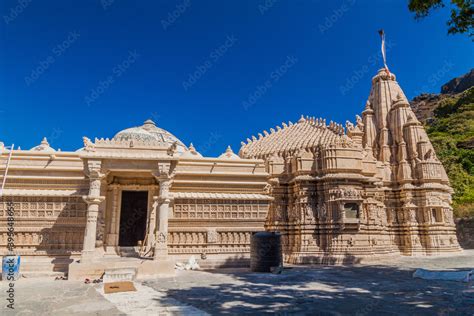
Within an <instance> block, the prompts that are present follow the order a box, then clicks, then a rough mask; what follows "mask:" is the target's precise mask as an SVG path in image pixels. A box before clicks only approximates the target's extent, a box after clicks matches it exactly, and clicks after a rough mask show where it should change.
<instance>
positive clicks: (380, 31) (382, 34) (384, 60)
mask: <svg viewBox="0 0 474 316" xmlns="http://www.w3.org/2000/svg"><path fill="white" fill-rule="evenodd" d="M379 35H380V39H381V40H382V46H381V51H382V58H383V65H384V67H385V71H386V72H387V74H388V75H389V76H390V70H388V66H387V52H386V49H385V32H384V30H383V29H382V30H379Z"/></svg>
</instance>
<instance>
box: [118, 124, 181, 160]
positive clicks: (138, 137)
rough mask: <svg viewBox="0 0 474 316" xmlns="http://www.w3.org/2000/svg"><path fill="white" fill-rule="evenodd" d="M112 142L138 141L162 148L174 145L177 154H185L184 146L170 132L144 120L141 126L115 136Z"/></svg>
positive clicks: (125, 130)
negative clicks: (159, 145) (160, 144)
mask: <svg viewBox="0 0 474 316" xmlns="http://www.w3.org/2000/svg"><path fill="white" fill-rule="evenodd" d="M113 139H114V140H118V141H132V140H134V141H139V142H147V141H150V142H158V143H162V144H163V145H164V146H171V145H173V144H174V143H176V151H177V152H180V153H182V152H185V151H186V150H187V148H186V146H185V145H184V144H183V143H182V142H181V141H180V140H179V139H178V138H177V137H176V136H174V135H173V134H171V133H170V132H168V131H166V130H164V129H162V128H159V127H158V126H156V124H155V122H153V121H152V120H146V121H145V122H144V123H143V125H142V126H137V127H131V128H127V129H124V130H123V131H120V132H118V133H117V134H115V136H114V138H113Z"/></svg>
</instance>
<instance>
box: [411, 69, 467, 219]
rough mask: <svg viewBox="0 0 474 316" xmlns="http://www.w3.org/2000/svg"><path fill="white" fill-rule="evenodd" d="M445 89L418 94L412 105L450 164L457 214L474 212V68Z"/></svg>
mask: <svg viewBox="0 0 474 316" xmlns="http://www.w3.org/2000/svg"><path fill="white" fill-rule="evenodd" d="M441 92H442V93H440V94H422V95H420V96H417V97H415V98H414V99H413V100H412V102H411V106H412V108H413V110H414V111H415V114H416V116H417V117H418V119H419V120H420V121H421V122H423V123H424V124H425V127H426V129H427V132H428V136H429V137H430V139H431V142H432V143H433V146H434V147H435V149H436V152H437V155H438V157H439V158H440V160H441V161H442V162H443V165H444V167H445V168H446V171H447V173H448V176H449V179H450V181H451V185H452V187H453V188H454V191H455V192H454V195H453V202H454V209H455V214H456V215H457V216H458V217H465V216H474V70H471V71H470V72H469V73H467V74H466V75H464V76H462V77H459V78H455V79H453V80H451V81H449V82H448V83H446V84H445V85H443V86H442V88H441Z"/></svg>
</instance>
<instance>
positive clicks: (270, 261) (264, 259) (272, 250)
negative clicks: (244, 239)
mask: <svg viewBox="0 0 474 316" xmlns="http://www.w3.org/2000/svg"><path fill="white" fill-rule="evenodd" d="M280 265H282V254H281V235H280V233H278V232H258V233H254V234H253V235H252V238H251V240H250V270H251V271H253V272H271V268H272V267H279V266H280Z"/></svg>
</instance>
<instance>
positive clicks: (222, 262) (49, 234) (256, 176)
mask: <svg viewBox="0 0 474 316" xmlns="http://www.w3.org/2000/svg"><path fill="white" fill-rule="evenodd" d="M361 110H363V111H362V113H361V116H356V121H355V122H354V123H351V122H349V121H347V122H346V123H345V126H343V125H341V124H337V123H334V122H332V121H331V122H327V121H326V120H325V119H319V118H314V117H303V116H302V117H301V118H300V119H299V120H298V121H297V122H295V123H292V122H289V123H282V126H276V127H275V128H270V129H268V130H265V131H263V132H262V133H261V134H258V137H255V136H252V137H251V138H247V141H246V142H242V147H241V148H240V151H239V153H238V155H237V154H235V153H234V152H233V151H232V150H231V148H230V147H229V148H227V150H226V151H225V152H224V153H223V154H222V155H220V156H219V157H217V158H214V157H203V156H202V155H201V154H199V152H198V151H196V149H195V148H194V147H193V146H192V145H190V146H189V147H187V146H185V145H184V144H183V143H182V142H181V141H180V140H179V139H178V138H176V137H175V136H174V135H172V134H171V133H169V132H168V131H165V130H163V129H161V128H159V127H157V126H156V124H155V123H154V122H153V121H151V120H147V121H146V122H145V123H144V124H143V125H142V126H138V127H132V128H127V129H124V130H122V131H120V132H118V133H117V134H116V135H115V136H114V137H113V138H111V139H108V138H107V139H103V138H100V139H98V138H96V139H95V140H94V141H92V140H90V139H88V138H86V137H84V147H83V148H81V149H79V150H77V151H75V152H65V151H60V150H55V149H53V148H51V147H50V146H49V144H48V142H47V140H46V139H43V141H42V142H41V144H40V145H38V146H36V147H34V148H32V149H30V150H13V152H11V151H10V150H9V149H7V148H5V147H4V145H3V144H1V148H0V149H1V159H0V174H2V175H3V174H4V173H5V168H6V165H7V160H8V157H9V155H10V153H11V154H12V155H11V160H10V163H9V170H8V174H7V177H6V184H5V187H4V190H3V192H2V194H3V195H2V197H1V200H0V222H1V224H0V255H6V254H7V240H8V237H7V228H6V227H7V225H6V224H7V212H6V209H7V207H8V205H9V204H10V205H13V207H14V214H15V216H14V220H15V226H14V229H15V238H14V243H15V247H16V249H15V252H16V253H17V254H19V255H21V256H22V258H23V259H22V260H23V269H24V271H39V270H46V271H63V272H67V271H69V274H70V277H73V278H74V277H77V278H81V277H84V276H93V275H100V274H101V273H102V272H103V271H104V270H105V269H107V268H108V267H129V266H133V267H135V268H137V271H138V273H139V274H140V273H141V274H142V275H159V274H161V273H167V272H170V271H172V269H173V266H174V262H175V261H181V262H182V261H186V260H187V259H188V258H189V257H191V256H195V257H196V258H197V259H198V261H199V263H200V265H201V266H202V267H209V268H211V267H222V266H236V265H242V264H246V263H248V258H249V253H250V249H249V246H250V237H251V234H252V233H253V232H256V231H262V230H268V231H279V232H280V233H281V234H282V242H283V255H284V260H285V262H287V263H330V264H332V263H351V262H359V261H360V260H368V259H376V258H377V257H380V256H387V255H392V256H397V255H407V256H412V255H436V254H446V253H452V252H458V251H461V249H460V247H459V244H458V241H457V238H456V231H455V225H454V222H453V212H452V208H451V206H450V203H451V193H452V189H451V188H450V186H449V182H448V178H447V175H446V172H445V170H444V168H443V166H442V164H441V163H440V161H439V160H438V158H437V157H436V153H435V152H434V149H433V147H432V145H431V143H430V141H429V139H428V137H427V134H426V132H425V130H424V128H423V126H422V125H421V123H420V122H419V121H418V120H417V119H416V117H415V115H414V113H413V112H412V110H411V108H410V105H409V102H408V100H407V98H406V96H405V95H404V93H403V91H402V90H401V88H400V87H399V85H398V83H397V81H396V78H395V75H393V74H391V73H390V72H388V71H387V70H386V69H382V70H380V71H379V72H378V73H377V74H376V75H375V77H373V79H372V88H371V91H370V95H369V97H368V100H367V103H366V104H365V108H363V107H362V108H361Z"/></svg>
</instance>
